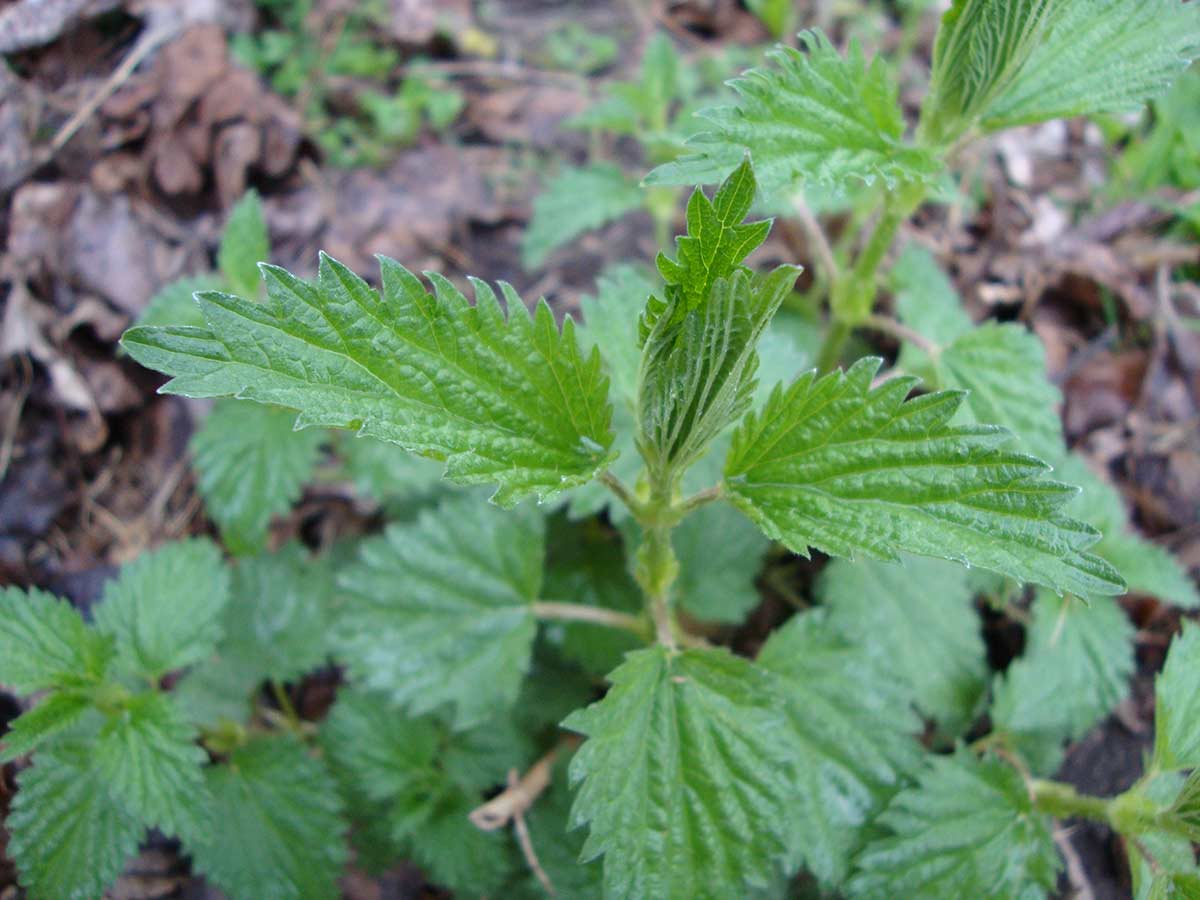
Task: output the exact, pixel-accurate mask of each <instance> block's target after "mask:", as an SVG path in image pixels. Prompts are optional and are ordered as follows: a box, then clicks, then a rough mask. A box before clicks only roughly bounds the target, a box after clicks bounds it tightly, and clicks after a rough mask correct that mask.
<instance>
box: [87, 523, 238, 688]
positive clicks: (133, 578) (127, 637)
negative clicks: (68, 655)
mask: <svg viewBox="0 0 1200 900" xmlns="http://www.w3.org/2000/svg"><path fill="white" fill-rule="evenodd" d="M228 599H229V573H228V572H227V571H226V569H225V566H224V564H223V563H222V561H221V552H220V551H219V550H218V549H217V548H216V546H215V545H214V544H213V543H212V542H210V541H208V540H205V539H202V538H193V539H190V540H186V541H179V542H176V543H171V544H164V545H163V546H161V547H159V548H158V549H157V550H154V551H152V552H150V553H145V554H143V555H141V556H139V557H138V558H137V559H136V560H134V561H133V562H131V563H129V564H127V565H125V566H123V567H122V568H121V573H120V574H119V575H118V576H117V579H116V580H115V581H110V582H108V584H106V585H105V587H104V601H103V602H102V603H101V604H100V605H99V606H97V607H96V609H95V619H96V627H97V628H98V629H99V630H100V631H101V632H103V633H105V634H109V635H111V636H112V638H113V640H114V642H115V644H116V648H117V660H118V662H119V663H120V664H121V665H122V666H123V667H124V668H125V669H126V670H127V671H128V672H130V673H133V674H137V675H141V676H144V677H146V678H149V679H152V680H157V679H158V678H160V677H162V676H163V675H165V674H166V673H167V672H171V671H174V670H175V669H182V668H184V667H185V666H190V665H192V664H193V663H196V662H199V661H200V660H202V659H204V658H205V657H206V656H208V655H209V654H210V653H212V652H213V649H214V648H215V647H216V645H217V641H219V640H220V639H221V616H222V614H223V612H224V610H225V604H226V602H227V601H228Z"/></svg>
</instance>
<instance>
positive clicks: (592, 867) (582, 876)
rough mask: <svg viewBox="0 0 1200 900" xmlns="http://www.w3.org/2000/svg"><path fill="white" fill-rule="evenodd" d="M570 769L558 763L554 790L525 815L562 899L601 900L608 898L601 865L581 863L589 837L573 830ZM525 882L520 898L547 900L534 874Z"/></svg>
mask: <svg viewBox="0 0 1200 900" xmlns="http://www.w3.org/2000/svg"><path fill="white" fill-rule="evenodd" d="M567 768H568V767H567V765H566V764H565V763H562V762H556V763H555V766H554V773H553V776H552V779H551V782H550V787H549V788H548V789H547V790H546V792H545V793H544V794H542V795H541V796H540V797H538V800H537V803H535V804H534V805H533V806H532V807H530V809H529V811H528V812H527V813H525V825H526V827H527V828H528V829H529V840H530V843H531V844H533V849H534V851H535V852H536V853H537V858H538V862H539V863H540V864H541V866H542V869H543V870H544V871H545V873H546V876H547V877H548V878H549V879H550V883H551V884H553V885H554V890H555V892H556V893H557V895H558V896H560V897H570V898H571V900H601V898H602V897H603V895H604V894H603V877H604V873H603V869H602V868H601V864H600V863H599V862H598V861H595V860H593V861H592V862H590V863H580V862H579V857H580V854H581V853H582V852H583V844H584V838H585V836H586V835H585V832H584V831H583V829H582V828H577V829H575V830H573V831H572V830H570V825H569V823H570V811H571V789H570V785H569V784H568V782H567ZM525 881H526V883H525V886H524V889H525V890H524V893H522V894H518V897H528V898H529V900H545V897H546V890H545V888H543V887H542V886H541V885H540V884H539V883H538V882H537V880H536V879H535V878H534V877H533V875H532V873H531V874H530V875H529V876H528V877H527V878H526V879H525Z"/></svg>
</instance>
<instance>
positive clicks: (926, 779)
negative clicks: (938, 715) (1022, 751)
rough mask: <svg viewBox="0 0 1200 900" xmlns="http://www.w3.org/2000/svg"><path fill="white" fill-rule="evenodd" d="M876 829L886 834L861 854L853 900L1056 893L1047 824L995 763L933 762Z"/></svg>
mask: <svg viewBox="0 0 1200 900" xmlns="http://www.w3.org/2000/svg"><path fill="white" fill-rule="evenodd" d="M879 824H880V825H881V826H883V828H884V829H886V831H887V832H889V833H886V834H884V835H881V836H880V837H878V838H876V839H875V840H873V841H872V842H871V843H870V844H868V845H867V847H866V849H865V850H864V851H863V852H862V854H860V855H859V857H858V861H857V864H858V872H857V873H856V874H855V875H854V877H853V878H852V879H851V880H850V883H849V889H850V891H851V893H852V894H853V896H856V897H864V898H872V897H895V896H897V895H900V896H913V897H923V898H929V900H938V898H943V897H944V898H947V900H951V898H958V897H984V896H986V897H996V898H1012V900H1017V898H1021V900H1025V898H1033V897H1044V896H1046V893H1047V892H1048V891H1050V890H1052V889H1053V888H1054V884H1055V880H1056V877H1057V874H1058V869H1059V867H1060V863H1059V860H1058V854H1057V852H1056V851H1055V848H1054V839H1053V838H1052V837H1051V833H1050V821H1049V819H1048V817H1046V816H1045V815H1043V814H1041V813H1039V812H1037V811H1036V810H1035V809H1034V808H1033V805H1032V801H1031V800H1030V796H1029V792H1028V791H1027V790H1026V788H1025V785H1024V783H1023V782H1022V780H1021V776H1020V775H1019V774H1018V773H1017V771H1016V770H1015V769H1013V768H1012V767H1011V766H1009V765H1007V764H1005V763H1004V762H1002V761H1000V760H998V759H994V758H984V759H981V760H980V759H976V758H975V757H974V756H972V755H971V754H970V753H969V752H968V751H966V750H962V749H960V750H958V751H957V752H956V753H955V754H954V755H953V756H935V757H932V758H931V759H930V762H929V766H928V768H927V769H926V770H925V772H924V773H923V774H922V775H921V778H920V781H919V783H918V784H917V786H916V787H912V788H908V789H907V790H905V791H902V792H901V793H900V794H898V795H897V796H896V798H895V799H894V800H893V801H892V802H891V804H889V806H888V808H887V810H886V811H885V812H884V813H883V815H881V816H880V817H879Z"/></svg>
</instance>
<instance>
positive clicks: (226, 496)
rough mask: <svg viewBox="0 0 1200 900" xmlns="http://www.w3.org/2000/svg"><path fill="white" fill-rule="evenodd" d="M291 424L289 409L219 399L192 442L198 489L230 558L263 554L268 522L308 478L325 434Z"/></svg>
mask: <svg viewBox="0 0 1200 900" xmlns="http://www.w3.org/2000/svg"><path fill="white" fill-rule="evenodd" d="M295 420H296V414H295V413H294V412H292V411H291V410H287V409H279V408H266V409H264V408H263V407H261V406H259V405H258V404H255V403H247V402H245V401H239V400H223V401H220V402H218V403H217V404H216V405H215V406H214V407H213V410H212V412H211V413H209V414H208V418H206V419H205V420H204V424H203V425H201V426H200V430H199V431H197V432H196V434H195V436H194V437H193V438H192V443H191V449H192V456H193V458H194V459H195V466H196V486H197V488H198V490H199V491H200V496H202V497H203V498H204V503H205V505H206V506H207V508H208V512H209V515H211V516H212V519H213V521H214V522H216V523H217V527H219V528H220V529H221V537H222V538H223V539H224V541H225V543H226V545H227V546H228V547H229V548H230V550H232V551H233V552H234V553H238V554H243V555H244V554H249V553H256V552H258V551H259V550H262V549H263V547H264V546H265V545H266V542H267V528H268V526H269V525H270V523H271V519H272V518H273V517H274V516H276V515H279V514H280V513H284V512H287V511H288V510H289V509H291V506H292V504H293V503H294V502H296V500H297V499H298V498H299V497H300V491H301V489H302V488H303V487H304V485H305V483H307V482H308V481H309V480H310V479H311V478H312V474H313V468H314V467H315V466H316V464H317V458H318V456H319V454H320V450H321V444H322V443H323V442H324V441H325V434H324V432H322V431H320V430H319V429H316V428H309V429H306V430H303V431H296V430H295V429H294V428H293V427H292V425H293V423H294V422H295Z"/></svg>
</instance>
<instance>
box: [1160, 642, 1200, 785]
mask: <svg viewBox="0 0 1200 900" xmlns="http://www.w3.org/2000/svg"><path fill="white" fill-rule="evenodd" d="M1197 672H1200V626H1197V625H1195V624H1194V623H1191V622H1188V623H1185V624H1184V626H1183V633H1182V634H1181V635H1180V636H1179V637H1177V638H1176V639H1175V641H1174V642H1173V643H1172V645H1171V652H1170V653H1168V654H1167V662H1166V665H1165V666H1163V670H1162V674H1160V675H1159V676H1158V680H1157V681H1156V682H1155V683H1154V699H1155V713H1154V767H1155V768H1157V769H1191V768H1196V767H1200V691H1197V690H1196V673H1197Z"/></svg>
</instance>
